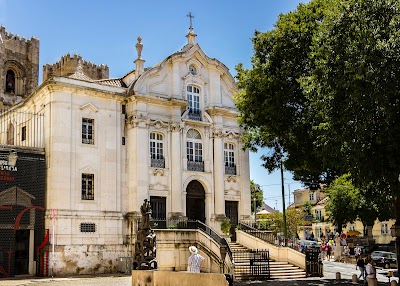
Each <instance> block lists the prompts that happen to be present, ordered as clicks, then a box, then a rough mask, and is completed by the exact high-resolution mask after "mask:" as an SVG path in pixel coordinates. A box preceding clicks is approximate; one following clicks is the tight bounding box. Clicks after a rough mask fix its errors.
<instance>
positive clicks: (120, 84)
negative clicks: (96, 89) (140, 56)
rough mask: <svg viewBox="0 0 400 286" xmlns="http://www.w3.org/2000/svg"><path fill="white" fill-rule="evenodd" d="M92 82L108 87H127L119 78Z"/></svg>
mask: <svg viewBox="0 0 400 286" xmlns="http://www.w3.org/2000/svg"><path fill="white" fill-rule="evenodd" d="M94 82H96V83H100V84H104V85H109V86H116V87H127V86H126V84H125V83H124V82H123V81H122V79H120V78H109V79H100V80H96V81H94Z"/></svg>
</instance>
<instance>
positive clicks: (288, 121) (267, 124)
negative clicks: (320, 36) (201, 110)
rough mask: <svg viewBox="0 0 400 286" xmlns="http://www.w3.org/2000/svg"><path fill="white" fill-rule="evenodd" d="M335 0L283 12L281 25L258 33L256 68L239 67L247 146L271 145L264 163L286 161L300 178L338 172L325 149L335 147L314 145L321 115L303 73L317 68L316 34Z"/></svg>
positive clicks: (271, 167) (313, 178)
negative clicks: (303, 82) (317, 114)
mask: <svg viewBox="0 0 400 286" xmlns="http://www.w3.org/2000/svg"><path fill="white" fill-rule="evenodd" d="M335 2H336V1H334V0H316V1H311V2H310V3H309V4H300V5H299V6H298V8H297V10H296V11H294V12H290V13H288V14H282V15H280V16H279V19H278V21H277V23H276V24H275V28H274V29H273V30H271V31H268V32H265V33H261V32H258V31H256V32H255V35H254V38H253V39H252V41H253V45H254V55H253V57H252V60H251V61H252V69H248V70H246V69H244V68H243V66H242V65H241V64H239V65H238V66H237V67H236V69H237V79H238V86H239V88H240V89H241V91H240V92H239V93H237V94H236V95H235V100H236V105H237V107H238V109H239V110H240V112H241V114H240V117H239V121H240V124H241V125H242V126H243V127H244V129H245V135H244V137H243V138H244V142H245V146H246V147H248V148H250V149H251V150H253V151H254V150H256V148H257V147H258V146H259V147H267V148H268V150H270V152H269V153H268V154H266V155H264V156H263V157H262V159H263V160H264V167H265V168H266V169H268V170H269V171H270V172H272V171H273V170H274V169H276V168H278V167H279V166H280V163H281V161H284V166H285V168H286V169H288V170H290V171H293V172H294V176H295V178H296V179H301V180H302V181H303V182H318V181H319V180H320V179H326V178H330V177H331V176H332V174H333V175H334V174H335V171H334V168H333V166H331V164H330V162H333V160H329V159H325V157H324V155H326V156H328V155H329V150H327V149H326V148H324V147H323V146H322V145H320V146H317V145H313V142H315V141H316V139H317V137H316V136H317V134H315V130H314V129H313V127H314V125H315V124H316V123H315V122H314V118H315V115H314V114H313V109H312V105H311V102H310V101H309V99H308V98H307V96H306V93H304V89H303V87H302V86H301V85H300V82H299V79H301V78H304V77H307V76H309V75H310V72H311V70H312V65H313V63H312V61H311V60H310V58H311V53H312V49H311V47H312V39H313V37H314V36H315V34H316V33H317V32H318V29H319V27H320V25H321V23H322V20H323V19H324V18H325V15H326V13H328V12H329V11H330V10H329V8H330V7H331V6H332V5H334V3H335Z"/></svg>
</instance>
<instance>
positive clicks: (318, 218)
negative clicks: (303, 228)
mask: <svg viewBox="0 0 400 286" xmlns="http://www.w3.org/2000/svg"><path fill="white" fill-rule="evenodd" d="M321 218H322V212H321V210H315V219H316V220H321Z"/></svg>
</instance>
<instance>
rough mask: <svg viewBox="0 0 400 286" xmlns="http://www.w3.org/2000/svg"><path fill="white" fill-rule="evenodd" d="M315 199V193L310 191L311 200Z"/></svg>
mask: <svg viewBox="0 0 400 286" xmlns="http://www.w3.org/2000/svg"><path fill="white" fill-rule="evenodd" d="M313 200H314V193H310V201H313Z"/></svg>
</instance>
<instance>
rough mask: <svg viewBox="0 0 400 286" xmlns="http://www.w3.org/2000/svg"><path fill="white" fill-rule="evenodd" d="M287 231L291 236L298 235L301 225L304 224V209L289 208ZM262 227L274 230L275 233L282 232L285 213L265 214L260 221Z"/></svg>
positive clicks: (287, 212)
mask: <svg viewBox="0 0 400 286" xmlns="http://www.w3.org/2000/svg"><path fill="white" fill-rule="evenodd" d="M286 223H287V232H288V234H287V235H288V237H289V238H294V237H296V234H297V232H298V230H299V227H300V226H302V225H304V211H303V210H302V209H295V208H289V209H287V211H286ZM260 228H261V229H266V230H270V231H272V232H273V233H274V234H278V233H282V234H283V232H284V230H283V214H282V213H280V212H275V213H272V214H265V215H263V219H261V221H260Z"/></svg>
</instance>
